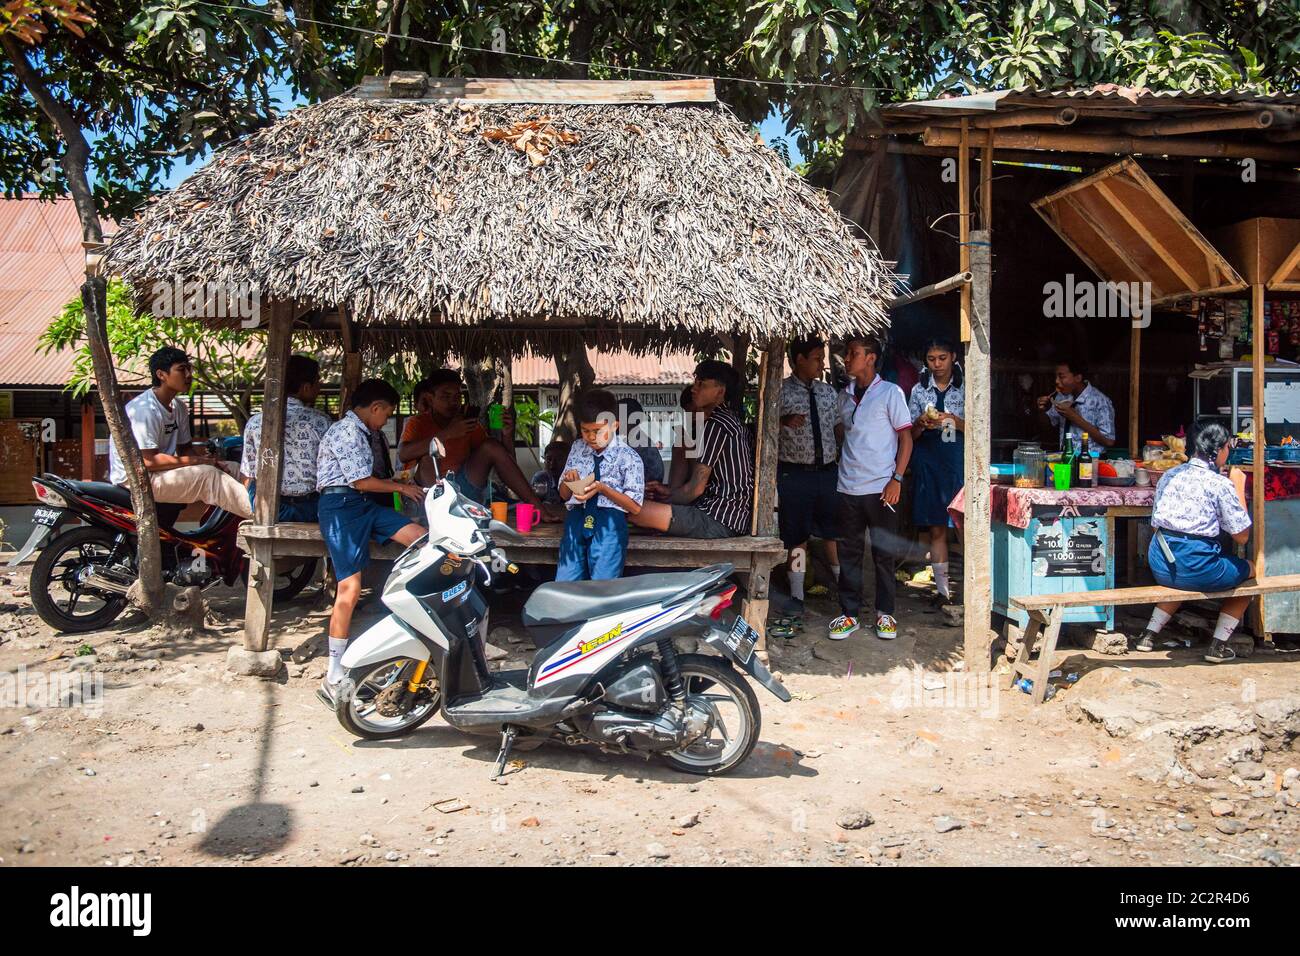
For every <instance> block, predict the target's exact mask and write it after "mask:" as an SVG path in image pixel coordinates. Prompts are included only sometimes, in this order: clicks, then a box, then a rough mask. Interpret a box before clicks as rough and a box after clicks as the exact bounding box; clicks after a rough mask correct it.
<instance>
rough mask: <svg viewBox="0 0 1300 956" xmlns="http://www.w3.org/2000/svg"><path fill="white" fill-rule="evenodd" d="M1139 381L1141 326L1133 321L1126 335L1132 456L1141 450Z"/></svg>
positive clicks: (1130, 447) (1140, 378) (1130, 449)
mask: <svg viewBox="0 0 1300 956" xmlns="http://www.w3.org/2000/svg"><path fill="white" fill-rule="evenodd" d="M1141 382H1142V327H1141V326H1140V325H1138V323H1136V322H1134V323H1133V325H1132V327H1131V329H1130V330H1129V335H1128V452H1129V455H1130V456H1131V457H1133V458H1138V453H1139V452H1141V450H1142V443H1141V432H1139V430H1138V397H1139V390H1138V386H1139V385H1140V384H1141ZM1139 460H1140V459H1139Z"/></svg>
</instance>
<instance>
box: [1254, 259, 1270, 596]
mask: <svg viewBox="0 0 1300 956" xmlns="http://www.w3.org/2000/svg"><path fill="white" fill-rule="evenodd" d="M1264 336H1265V332H1264V286H1263V284H1262V283H1259V282H1256V283H1255V284H1254V285H1252V286H1251V287H1250V337H1251V343H1250V379H1251V400H1252V403H1253V405H1254V411H1255V415H1254V431H1255V454H1254V456H1253V459H1254V465H1253V469H1254V472H1255V481H1254V484H1253V487H1252V488H1251V514H1250V517H1251V520H1252V521H1253V522H1254V533H1253V535H1252V538H1253V540H1254V542H1255V551H1254V561H1255V577H1257V578H1262V577H1263V576H1264V575H1265V574H1267V573H1268V571H1267V570H1266V569H1265V567H1264V485H1265V477H1264V474H1265V472H1264V469H1265V465H1264V450H1265V448H1266V447H1267V445H1268V442H1267V438H1266V436H1265V434H1264V342H1265V339H1264Z"/></svg>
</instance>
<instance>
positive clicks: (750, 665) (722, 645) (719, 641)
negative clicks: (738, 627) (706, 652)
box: [705, 627, 790, 703]
mask: <svg viewBox="0 0 1300 956" xmlns="http://www.w3.org/2000/svg"><path fill="white" fill-rule="evenodd" d="M705 642H706V643H708V644H711V645H712V646H713V647H714V648H716V649H717V650H718V652H719V653H720V654H722V656H723V657H725V658H727V660H729V661H731V662H732V663H733V664H735V665H736V666H737V667H739V668H740V669H741V670H742V671H744V672H745V673H746V674H748V675H749V676H750V677H752V678H754V680H756V681H758V682H759V683H760V684H762V685H763V686H764V687H766V688H767V689H768V690H769V691H771V692H772V694H773V695H774V696H775V697H776V699H777V700H780V701H783V702H785V703H789V702H790V692H789V691H788V690H786V689H785V685H784V684H782V683H781V682H780V681H779V680H777V679H776V678H775V677H773V676H772V672H771V671H769V670H768V669H767V667H765V666H764V664H763V662H762V661H760V660H759V659H758V654H757V653H753V654H750V655H749V660H747V661H742V660H740V659H739V658H738V657H736V654H735V652H734V651H732V650H731V648H729V647H727V632H726V631H724V630H721V629H720V628H716V627H714V628H710V629H709V636H708V637H706V638H705Z"/></svg>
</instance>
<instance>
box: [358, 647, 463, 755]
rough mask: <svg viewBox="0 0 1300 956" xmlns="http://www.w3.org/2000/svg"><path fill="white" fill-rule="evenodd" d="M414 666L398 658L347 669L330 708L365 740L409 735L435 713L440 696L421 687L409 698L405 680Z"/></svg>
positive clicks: (408, 659)
mask: <svg viewBox="0 0 1300 956" xmlns="http://www.w3.org/2000/svg"><path fill="white" fill-rule="evenodd" d="M415 667H416V662H415V661H413V660H411V659H410V658H408V657H399V658H394V659H393V660H390V661H384V662H383V663H382V664H367V665H365V666H364V667H356V668H353V669H352V670H350V671H348V673H347V677H346V679H345V680H344V681H343V684H342V688H343V690H342V693H341V696H340V698H339V701H338V706H337V707H336V708H335V711H334V712H335V714H336V715H337V716H338V719H339V723H340V724H342V725H343V729H344V730H346V731H347V732H348V733H350V734H352V735H354V736H357V737H364V738H365V739H367V740H387V739H389V738H392V737H401V736H403V735H404V734H409V733H410V732H411V731H413V730H415V728H417V727H419V726H421V725H422V724H423V723H424V722H425V721H427V720H428V719H429V718H430V717H432V716H433V715H434V714H436V713H437V712H438V705H439V703H440V702H441V697H442V695H441V693H440V692H439V691H438V690H437V689H432V690H431V689H429V688H427V687H421V688H420V690H418V691H417V692H416V694H415V699H414V700H411V699H410V692H409V690H407V688H406V683H407V681H409V680H410V678H411V675H412V674H413V673H414V672H415ZM426 673H429V674H431V673H432V672H431V671H429V672H426Z"/></svg>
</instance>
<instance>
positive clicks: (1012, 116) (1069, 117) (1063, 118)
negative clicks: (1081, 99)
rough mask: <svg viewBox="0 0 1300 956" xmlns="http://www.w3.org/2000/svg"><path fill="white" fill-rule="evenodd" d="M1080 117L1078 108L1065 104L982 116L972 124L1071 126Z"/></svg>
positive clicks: (979, 126)
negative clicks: (1051, 107) (1059, 106)
mask: <svg viewBox="0 0 1300 956" xmlns="http://www.w3.org/2000/svg"><path fill="white" fill-rule="evenodd" d="M1078 118H1079V111H1078V110H1076V109H1075V108H1074V107H1072V106H1063V107H1061V108H1060V109H1059V110H1018V111H1017V112H1015V113H1001V114H996V115H994V116H987V117H985V116H981V117H979V118H977V119H976V120H975V121H974V122H973V123H972V124H971V125H972V126H973V127H974V128H975V129H1006V128H1008V127H1014V126H1071V125H1073V123H1074V121H1075V120H1077V119H1078Z"/></svg>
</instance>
